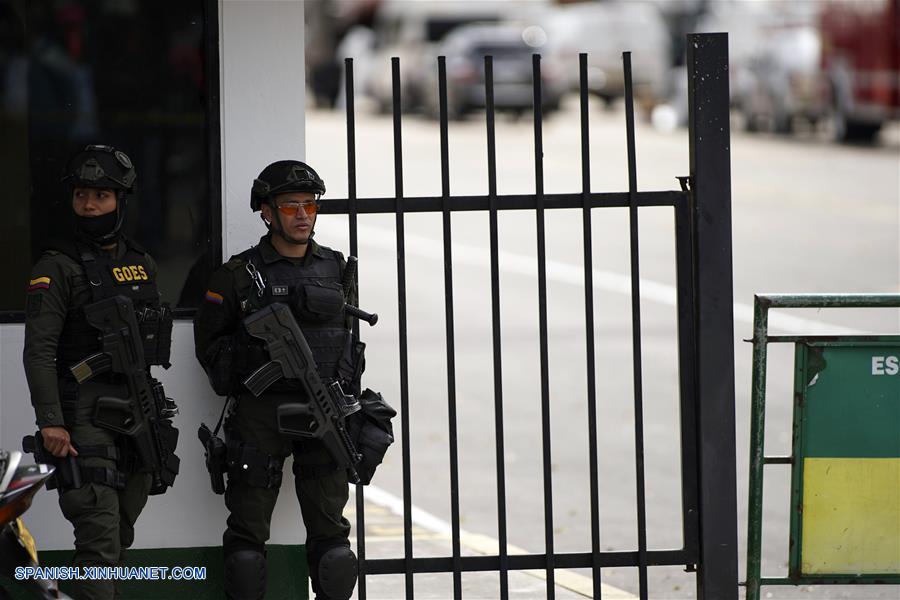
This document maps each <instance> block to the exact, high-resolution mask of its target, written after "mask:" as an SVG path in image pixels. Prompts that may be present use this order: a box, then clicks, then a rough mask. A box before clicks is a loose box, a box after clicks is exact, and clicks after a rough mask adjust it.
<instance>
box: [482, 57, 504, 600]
mask: <svg viewBox="0 0 900 600" xmlns="http://www.w3.org/2000/svg"><path fill="white" fill-rule="evenodd" d="M484 106H485V124H486V128H487V160H488V199H489V200H488V201H489V214H490V237H491V322H492V334H493V347H494V436H495V439H496V459H497V543H498V546H499V548H498V550H499V554H500V556H499V558H500V598H501V600H506V599H507V598H509V554H508V553H507V549H506V465H505V458H504V448H503V369H502V366H503V359H502V355H501V352H500V349H501V338H500V260H499V248H498V246H499V244H498V239H497V238H498V234H497V144H496V138H495V135H494V61H493V58H492V57H491V56H485V57H484Z"/></svg>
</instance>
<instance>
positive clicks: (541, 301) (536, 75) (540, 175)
mask: <svg viewBox="0 0 900 600" xmlns="http://www.w3.org/2000/svg"><path fill="white" fill-rule="evenodd" d="M531 73H532V83H533V86H534V193H535V218H536V220H537V261H538V321H539V328H540V354H541V441H542V445H543V450H544V461H543V462H544V545H545V547H546V553H547V600H553V598H554V597H555V592H556V584H555V581H554V566H555V560H554V559H555V557H554V554H553V473H552V464H551V454H550V438H551V432H550V367H549V363H550V360H549V357H548V348H547V249H546V234H545V231H544V140H543V131H542V129H541V117H542V112H541V55H540V54H533V55H532V57H531Z"/></svg>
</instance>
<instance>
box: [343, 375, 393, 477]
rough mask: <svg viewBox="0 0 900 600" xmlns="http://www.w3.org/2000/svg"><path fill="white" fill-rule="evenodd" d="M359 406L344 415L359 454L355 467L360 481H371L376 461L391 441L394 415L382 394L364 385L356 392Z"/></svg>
mask: <svg viewBox="0 0 900 600" xmlns="http://www.w3.org/2000/svg"><path fill="white" fill-rule="evenodd" d="M359 404H360V407H361V408H360V410H359V411H358V412H356V413H354V414H352V415H350V416H349V417H347V428H348V430H349V433H350V437H351V438H352V439H353V443H354V445H355V446H356V451H357V452H359V453H360V454H361V455H362V460H361V461H360V462H359V463H357V465H356V471H357V473H358V475H359V479H360V483H361V484H363V485H367V484H369V483H371V481H372V477H373V476H374V475H375V470H376V469H377V468H378V465H380V464H381V462H382V461H383V460H384V455H385V454H387V450H388V448H389V447H390V445H391V444H393V443H394V428H393V427H392V426H391V419H393V418H394V417H395V416H397V411H395V410H394V409H393V408H391V406H390V405H389V404H388V403H387V402H385V401H384V398H382V396H381V394H380V393H378V392H373V391H372V390H370V389H368V388H366V389H365V391H363V393H362V394H360V396H359Z"/></svg>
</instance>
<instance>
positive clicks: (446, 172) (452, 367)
mask: <svg viewBox="0 0 900 600" xmlns="http://www.w3.org/2000/svg"><path fill="white" fill-rule="evenodd" d="M438 100H439V102H440V128H441V201H442V208H443V217H444V298H445V305H444V306H445V312H446V335H447V414H448V421H449V438H450V524H451V527H452V530H453V531H452V536H453V537H452V544H453V597H454V598H455V599H456V600H459V599H460V598H462V566H461V564H460V552H461V550H460V542H459V460H458V456H457V443H458V441H457V430H456V427H457V423H456V344H455V339H454V327H453V251H452V238H451V228H450V156H449V155H450V150H449V140H448V131H447V129H448V128H447V59H446V57H444V56H439V57H438Z"/></svg>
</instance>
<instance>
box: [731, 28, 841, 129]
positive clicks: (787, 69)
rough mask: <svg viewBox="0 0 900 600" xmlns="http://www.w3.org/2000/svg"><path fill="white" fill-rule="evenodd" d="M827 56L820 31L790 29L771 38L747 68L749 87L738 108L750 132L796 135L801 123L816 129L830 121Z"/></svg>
mask: <svg viewBox="0 0 900 600" xmlns="http://www.w3.org/2000/svg"><path fill="white" fill-rule="evenodd" d="M821 54H822V43H821V38H820V36H819V32H818V30H817V29H816V28H815V27H814V26H811V25H800V26H785V27H780V28H778V29H777V30H775V31H772V32H771V35H770V37H769V39H768V41H767V43H766V44H765V45H764V46H762V47H761V48H760V49H759V52H758V53H757V54H756V55H755V56H754V57H753V58H752V59H751V60H750V61H749V63H748V64H747V70H748V74H747V76H748V78H749V82H748V85H747V86H746V87H745V89H744V90H743V92H744V93H743V94H741V95H740V96H738V97H736V98H735V102H734V103H733V104H735V105H737V107H738V109H739V110H740V111H741V113H742V114H743V117H744V123H745V127H746V129H747V130H748V131H772V130H774V131H775V132H776V133H791V132H792V131H793V129H794V125H795V120H796V119H798V118H800V119H805V120H806V121H808V122H810V123H812V124H813V125H816V124H817V123H818V122H819V121H820V120H821V119H822V118H824V117H825V116H827V114H828V103H827V102H826V99H825V95H824V94H823V87H822V78H821V74H820V73H821V72H820V69H819V61H820V59H821Z"/></svg>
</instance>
